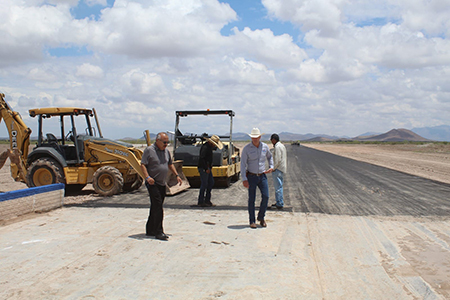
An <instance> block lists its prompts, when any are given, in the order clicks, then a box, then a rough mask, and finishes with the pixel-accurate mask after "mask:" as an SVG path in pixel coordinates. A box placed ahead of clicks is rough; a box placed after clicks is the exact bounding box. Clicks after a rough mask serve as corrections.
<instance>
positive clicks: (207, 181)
mask: <svg viewBox="0 0 450 300" xmlns="http://www.w3.org/2000/svg"><path fill="white" fill-rule="evenodd" d="M217 148H219V149H222V148H223V144H222V142H221V141H220V138H219V137H218V136H217V135H213V136H211V138H206V142H205V143H204V144H203V145H202V147H201V148H200V156H199V159H198V173H199V174H200V180H201V185H200V192H199V194H198V201H197V205H198V206H202V207H210V206H214V205H213V204H212V202H211V190H212V188H213V186H214V177H213V174H212V164H213V150H214V149H217Z"/></svg>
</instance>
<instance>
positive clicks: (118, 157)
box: [0, 94, 189, 196]
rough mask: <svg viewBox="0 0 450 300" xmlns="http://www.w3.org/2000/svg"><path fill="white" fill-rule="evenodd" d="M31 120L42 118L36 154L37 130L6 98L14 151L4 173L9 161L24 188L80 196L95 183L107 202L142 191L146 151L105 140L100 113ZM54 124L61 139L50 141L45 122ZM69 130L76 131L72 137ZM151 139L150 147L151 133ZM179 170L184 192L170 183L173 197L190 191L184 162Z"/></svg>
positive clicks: (2, 110)
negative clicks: (56, 187) (61, 188)
mask: <svg viewBox="0 0 450 300" xmlns="http://www.w3.org/2000/svg"><path fill="white" fill-rule="evenodd" d="M29 114H30V116H31V117H37V118H38V140H37V144H36V146H35V147H34V148H33V150H32V151H31V152H30V153H29V145H30V134H31V129H30V128H28V127H27V126H26V125H25V123H24V122H23V120H22V118H21V116H20V115H19V113H17V112H15V111H13V110H12V109H11V107H10V106H9V105H8V103H7V102H6V100H5V95H4V94H0V122H1V120H2V119H3V120H4V121H5V124H6V126H7V129H8V132H9V137H10V149H8V150H7V151H6V152H4V153H2V154H0V168H1V167H2V166H3V165H4V163H5V161H6V159H7V158H8V157H9V158H10V161H11V175H12V177H13V178H14V180H16V181H21V182H24V183H26V184H27V186H28V187H35V186H42V185H48V184H52V183H64V184H65V186H66V191H69V192H76V191H79V190H81V189H82V188H83V187H85V186H86V184H88V183H92V185H93V187H94V190H95V192H96V193H98V194H99V195H102V196H111V195H115V194H118V193H120V192H122V191H124V192H127V191H133V190H136V189H138V188H139V187H140V186H141V185H142V183H143V178H144V174H143V173H142V170H141V168H140V163H141V158H142V154H143V151H142V150H141V149H138V148H136V147H134V146H133V145H131V144H127V143H123V142H119V141H114V140H111V139H107V138H104V137H103V135H102V132H101V129H100V126H99V122H98V118H97V114H96V112H95V109H86V108H74V107H62V108H55V107H52V108H37V109H30V110H29ZM50 118H57V119H58V120H59V124H60V133H59V135H60V137H59V138H57V137H56V135H55V134H54V133H46V134H45V135H44V131H43V128H44V120H46V119H50ZM80 118H81V120H82V122H81V124H82V126H83V127H84V128H85V129H84V131H83V132H78V131H77V126H76V125H77V124H78V125H80ZM94 122H95V123H94ZM93 124H96V127H95V126H93ZM66 126H67V127H68V128H70V130H69V131H68V132H67V133H66V130H65V127H66ZM57 135H58V134H57ZM97 135H98V136H97ZM145 136H146V140H147V145H150V135H149V133H148V130H147V131H146V134H145ZM174 164H175V167H176V168H177V169H178V173H179V174H180V176H181V178H182V179H183V184H182V185H181V186H179V185H177V184H176V183H177V180H176V178H172V177H169V178H168V184H167V187H166V192H167V194H168V195H173V194H176V193H178V192H181V191H183V190H186V189H188V188H189V183H188V181H187V179H186V177H184V174H183V172H182V162H180V161H176V162H174ZM169 173H171V172H169Z"/></svg>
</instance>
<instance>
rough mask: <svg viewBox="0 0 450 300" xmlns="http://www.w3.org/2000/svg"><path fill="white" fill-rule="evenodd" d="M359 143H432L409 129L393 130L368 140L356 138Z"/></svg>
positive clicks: (367, 138)
mask: <svg viewBox="0 0 450 300" xmlns="http://www.w3.org/2000/svg"><path fill="white" fill-rule="evenodd" d="M355 140H358V141H379V142H404V141H411V142H426V141H430V140H428V139H426V138H424V137H421V136H420V135H418V134H416V133H414V132H412V131H411V130H408V129H403V128H401V129H392V130H391V131H388V132H386V133H383V134H379V135H374V136H371V137H366V138H355Z"/></svg>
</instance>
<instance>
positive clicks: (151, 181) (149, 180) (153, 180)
mask: <svg viewBox="0 0 450 300" xmlns="http://www.w3.org/2000/svg"><path fill="white" fill-rule="evenodd" d="M146 181H147V182H148V184H150V185H154V184H155V179H153V178H151V177H150V178H149V179H147V180H146Z"/></svg>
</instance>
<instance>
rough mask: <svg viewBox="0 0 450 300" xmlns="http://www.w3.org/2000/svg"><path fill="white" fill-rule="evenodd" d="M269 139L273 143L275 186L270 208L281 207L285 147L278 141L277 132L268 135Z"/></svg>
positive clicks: (284, 171) (282, 201) (282, 204)
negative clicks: (274, 201)
mask: <svg viewBox="0 0 450 300" xmlns="http://www.w3.org/2000/svg"><path fill="white" fill-rule="evenodd" d="M270 141H271V142H272V144H273V172H272V179H273V186H274V188H275V200H276V203H275V204H272V206H271V208H275V207H276V208H278V209H283V207H284V198H283V182H284V174H285V173H286V163H287V162H286V158H287V156H286V147H285V146H284V145H283V144H282V143H281V142H280V137H279V136H278V134H276V133H274V134H272V136H271V137H270Z"/></svg>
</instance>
